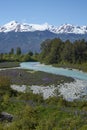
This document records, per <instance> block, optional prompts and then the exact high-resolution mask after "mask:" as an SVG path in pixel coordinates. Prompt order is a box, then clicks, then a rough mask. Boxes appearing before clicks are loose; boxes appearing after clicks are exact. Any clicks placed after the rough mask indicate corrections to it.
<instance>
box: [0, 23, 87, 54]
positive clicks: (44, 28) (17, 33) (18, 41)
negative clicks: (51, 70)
mask: <svg viewBox="0 0 87 130" xmlns="http://www.w3.org/2000/svg"><path fill="white" fill-rule="evenodd" d="M52 38H61V39H62V40H67V39H69V40H71V41H74V40H78V39H85V40H87V26H74V25H71V24H63V25H61V26H59V27H56V26H53V25H49V24H47V23H45V24H42V25H39V24H27V23H19V22H16V21H11V22H9V23H7V24H5V25H3V26H0V53H2V52H9V51H10V49H11V48H14V49H16V48H17V47H21V49H22V51H23V52H24V53H25V52H28V51H33V52H39V51H40V44H41V42H42V41H44V40H45V39H52Z"/></svg>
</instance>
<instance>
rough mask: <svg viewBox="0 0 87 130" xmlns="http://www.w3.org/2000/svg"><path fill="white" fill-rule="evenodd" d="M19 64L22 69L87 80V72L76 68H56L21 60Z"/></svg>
mask: <svg viewBox="0 0 87 130" xmlns="http://www.w3.org/2000/svg"><path fill="white" fill-rule="evenodd" d="M20 66H21V68H24V69H30V70H38V71H43V72H48V73H52V74H58V75H64V76H68V77H72V78H75V79H80V80H85V81H87V73H85V72H82V71H78V70H73V69H72V70H70V69H68V68H66V69H65V68H57V67H53V66H51V65H44V64H40V63H39V62H23V63H21V64H20Z"/></svg>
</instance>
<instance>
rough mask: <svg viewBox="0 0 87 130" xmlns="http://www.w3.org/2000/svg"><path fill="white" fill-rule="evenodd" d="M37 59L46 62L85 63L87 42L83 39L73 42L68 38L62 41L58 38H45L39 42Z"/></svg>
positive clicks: (86, 60)
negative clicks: (39, 50)
mask: <svg viewBox="0 0 87 130" xmlns="http://www.w3.org/2000/svg"><path fill="white" fill-rule="evenodd" d="M39 59H40V61H41V62H44V63H46V64H58V63H65V62H66V63H67V62H68V63H73V64H81V63H86V62H87V42H86V41H85V40H84V39H82V40H76V41H74V42H73V43H72V42H71V41H70V40H66V41H65V42H64V41H62V40H61V39H59V38H55V39H52V40H50V39H47V40H45V41H44V42H42V44H41V53H40V55H39Z"/></svg>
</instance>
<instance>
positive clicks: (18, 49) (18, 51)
mask: <svg viewBox="0 0 87 130" xmlns="http://www.w3.org/2000/svg"><path fill="white" fill-rule="evenodd" d="M16 54H17V55H21V48H20V47H17V50H16Z"/></svg>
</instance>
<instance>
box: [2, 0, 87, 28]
mask: <svg viewBox="0 0 87 130" xmlns="http://www.w3.org/2000/svg"><path fill="white" fill-rule="evenodd" d="M12 20H16V21H18V22H27V23H38V24H43V23H45V22H47V23H49V24H52V25H56V26H59V25H61V24H64V23H70V24H74V25H87V0H0V25H3V24H5V23H7V22H10V21H12Z"/></svg>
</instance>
